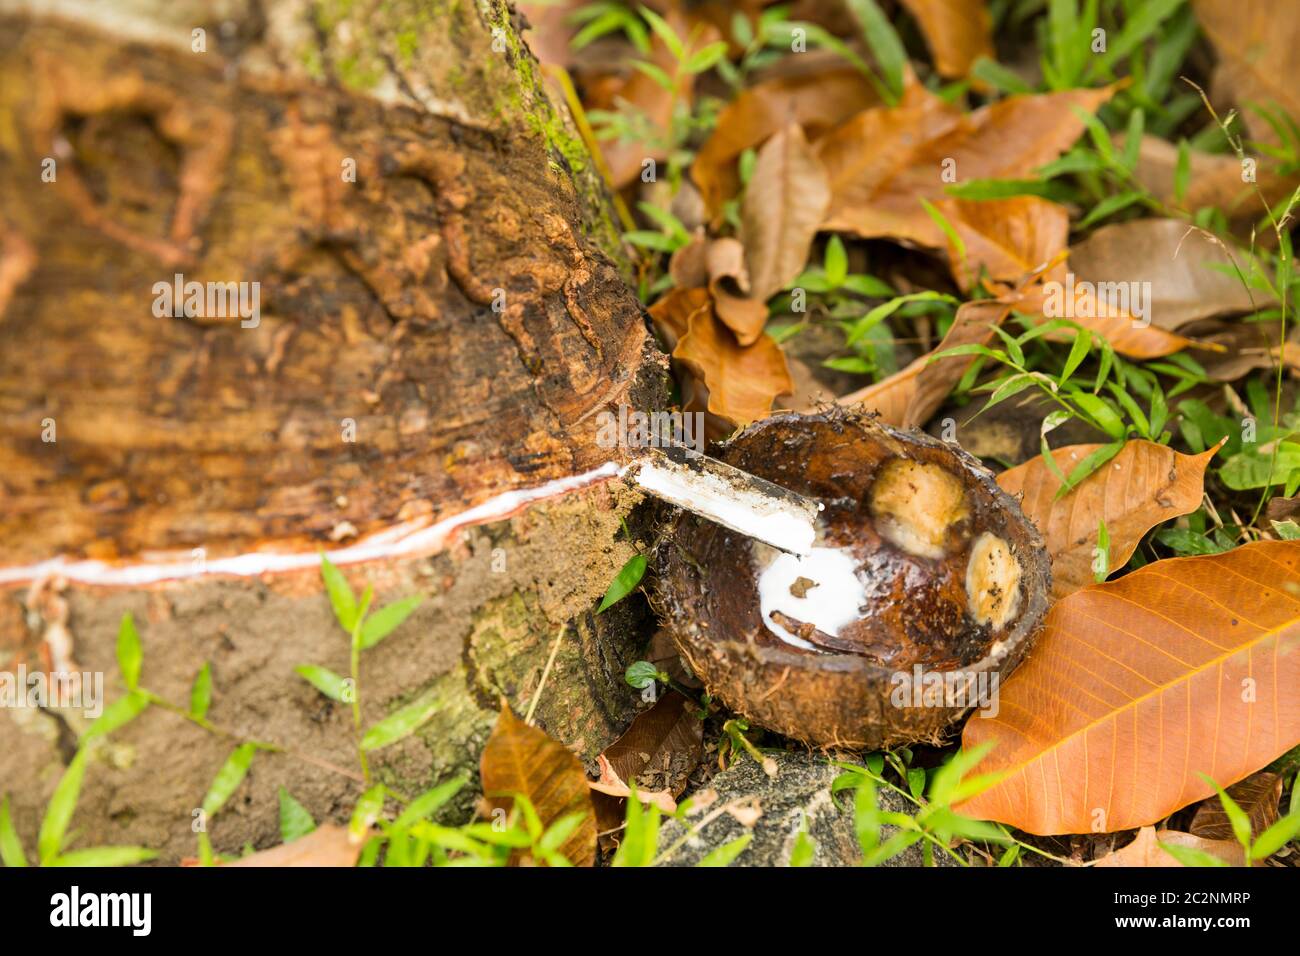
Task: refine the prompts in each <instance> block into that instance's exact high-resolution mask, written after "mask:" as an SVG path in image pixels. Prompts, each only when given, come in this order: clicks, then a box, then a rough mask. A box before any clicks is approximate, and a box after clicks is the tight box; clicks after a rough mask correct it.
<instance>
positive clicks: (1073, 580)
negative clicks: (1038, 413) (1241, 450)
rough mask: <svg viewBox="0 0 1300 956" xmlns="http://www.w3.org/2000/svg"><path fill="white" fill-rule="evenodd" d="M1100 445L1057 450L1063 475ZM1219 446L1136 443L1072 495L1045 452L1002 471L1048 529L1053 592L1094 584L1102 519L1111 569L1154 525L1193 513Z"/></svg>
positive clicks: (1005, 482)
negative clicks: (1191, 450)
mask: <svg viewBox="0 0 1300 956" xmlns="http://www.w3.org/2000/svg"><path fill="white" fill-rule="evenodd" d="M1101 447H1102V446H1101V445H1070V446H1068V447H1066V448H1057V449H1054V450H1053V451H1052V458H1053V459H1054V460H1055V462H1056V465H1057V468H1058V469H1059V470H1060V471H1061V472H1063V473H1064V474H1065V475H1067V476H1068V475H1069V474H1070V472H1071V470H1073V468H1074V467H1075V466H1076V465H1077V464H1078V463H1079V462H1081V461H1083V460H1084V459H1085V458H1086V457H1088V455H1089V454H1091V453H1092V452H1094V451H1096V450H1097V449H1098V448H1101ZM1217 450H1218V446H1215V448H1212V449H1210V450H1209V451H1207V452H1205V453H1204V454H1200V455H1195V456H1193V455H1181V454H1179V453H1178V452H1176V451H1174V450H1173V449H1172V448H1169V447H1168V446H1166V445H1157V444H1156V443H1155V442H1150V441H1140V440H1134V441H1130V442H1128V444H1126V445H1125V446H1124V448H1123V449H1122V450H1121V451H1120V453H1119V454H1118V455H1116V456H1115V457H1114V458H1112V459H1111V460H1110V461H1109V462H1107V463H1106V464H1105V465H1103V466H1102V467H1101V468H1100V469H1099V470H1098V471H1095V472H1093V473H1092V474H1091V475H1089V476H1088V477H1087V478H1085V479H1084V480H1083V481H1082V482H1080V483H1079V485H1078V486H1077V487H1075V489H1074V490H1073V491H1071V492H1070V493H1069V494H1066V495H1064V496H1063V497H1061V498H1057V497H1056V493H1057V491H1059V490H1060V488H1061V482H1060V481H1059V480H1058V479H1057V477H1056V476H1055V475H1054V474H1052V472H1051V470H1050V469H1049V468H1048V467H1047V463H1046V462H1045V461H1044V459H1043V456H1042V455H1039V456H1038V457H1037V458H1031V459H1030V460H1029V461H1027V462H1025V463H1024V464H1023V465H1017V466H1016V467H1015V468H1011V469H1009V470H1007V471H1004V472H1003V473H1002V474H1000V475H998V484H999V485H1001V486H1002V490H1003V491H1006V492H1007V493H1008V494H1012V495H1021V496H1022V498H1021V502H1020V510H1021V511H1023V512H1024V513H1025V517H1027V518H1028V519H1029V520H1030V521H1032V522H1033V523H1034V524H1035V525H1037V526H1038V530H1039V531H1040V532H1042V535H1043V540H1044V541H1045V543H1046V544H1047V550H1048V552H1049V553H1050V554H1051V556H1052V596H1053V597H1054V598H1056V599H1057V600H1060V599H1061V598H1063V597H1065V596H1066V595H1067V594H1071V593H1073V592H1074V591H1077V590H1079V588H1082V587H1087V586H1088V585H1089V584H1092V583H1093V572H1092V564H1093V557H1094V555H1093V551H1094V549H1095V548H1096V547H1097V533H1098V525H1099V523H1100V522H1102V521H1105V522H1106V531H1107V533H1108V534H1109V535H1110V562H1109V563H1110V567H1111V568H1112V569H1116V568H1122V567H1124V565H1125V564H1127V563H1128V559H1129V558H1131V557H1132V556H1133V551H1134V550H1135V549H1136V548H1137V546H1138V544H1139V542H1141V540H1142V536H1143V535H1144V534H1146V533H1147V532H1148V531H1150V530H1151V529H1152V528H1154V527H1155V526H1156V525H1158V524H1161V523H1163V522H1165V521H1168V520H1169V519H1171V518H1176V517H1178V516H1179V515H1185V514H1190V513H1191V512H1193V511H1195V510H1196V509H1197V508H1198V507H1200V504H1201V498H1202V496H1203V495H1204V494H1205V487H1204V486H1205V468H1206V466H1207V465H1208V464H1209V462H1210V459H1211V458H1212V457H1213V456H1214V453H1215V452H1216V451H1217Z"/></svg>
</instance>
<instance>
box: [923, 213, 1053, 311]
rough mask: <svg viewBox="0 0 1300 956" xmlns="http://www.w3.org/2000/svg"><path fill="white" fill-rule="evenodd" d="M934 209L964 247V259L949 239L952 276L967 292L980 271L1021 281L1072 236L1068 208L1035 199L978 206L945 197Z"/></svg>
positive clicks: (1002, 278)
mask: <svg viewBox="0 0 1300 956" xmlns="http://www.w3.org/2000/svg"><path fill="white" fill-rule="evenodd" d="M935 205H936V206H937V207H938V209H939V211H940V212H942V213H943V214H944V217H945V218H946V219H947V220H948V222H949V223H950V224H951V225H952V227H953V230H954V231H955V232H956V233H957V236H958V238H960V239H961V241H962V244H963V246H964V255H963V254H962V250H959V249H958V248H957V247H956V246H955V245H954V244H953V243H952V241H951V239H949V240H948V261H949V263H950V264H951V267H952V274H953V278H954V279H955V280H956V281H957V285H958V286H960V287H961V288H962V289H963V290H966V291H969V290H970V289H971V288H973V287H974V286H975V285H976V284H977V283H978V282H979V280H980V277H981V274H982V273H983V274H987V275H988V277H989V278H990V279H994V280H996V281H1000V282H1019V281H1020V280H1022V279H1023V278H1024V277H1025V276H1026V275H1028V274H1029V273H1031V272H1034V271H1035V270H1036V269H1039V268H1040V267H1042V266H1044V265H1046V264H1047V263H1049V262H1051V261H1052V260H1053V259H1054V258H1055V257H1056V256H1057V255H1058V254H1059V253H1060V252H1061V251H1062V250H1063V249H1065V247H1066V241H1067V240H1068V238H1069V235H1070V214H1069V212H1068V211H1067V210H1066V208H1065V207H1064V206H1060V205H1057V204H1056V203H1054V202H1049V201H1048V200H1046V199H1040V198H1038V197H1037V196H1014V197H1012V198H1010V199H990V200H985V201H981V202H972V201H967V200H960V199H945V200H941V201H940V202H938V203H936V204H935Z"/></svg>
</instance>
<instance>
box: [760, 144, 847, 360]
mask: <svg viewBox="0 0 1300 956" xmlns="http://www.w3.org/2000/svg"><path fill="white" fill-rule="evenodd" d="M829 201H830V187H829V185H828V184H827V181H826V170H825V169H824V168H823V167H822V164H821V160H819V159H818V158H817V156H816V154H815V153H814V152H813V150H812V147H811V146H809V145H808V140H807V139H806V138H805V137H804V134H803V130H802V129H800V128H799V126H798V125H797V124H794V123H792V124H790V125H789V126H787V127H786V128H785V129H783V130H781V131H780V132H778V133H777V134H776V135H774V136H773V137H772V138H771V139H769V140H768V141H767V142H766V143H765V144H764V145H763V148H762V149H760V150H759V151H758V161H757V162H756V163H755V164H754V175H753V179H752V180H751V181H750V184H749V188H747V189H746V190H745V199H744V201H743V202H742V203H741V208H740V218H741V235H740V238H741V241H742V242H743V243H744V244H745V262H746V264H747V265H748V267H749V283H750V288H749V294H750V296H751V297H752V298H754V299H757V300H759V301H766V300H767V299H768V297H770V296H771V295H772V294H773V293H775V292H777V291H779V290H780V289H783V288H784V287H785V286H786V284H787V283H788V282H790V281H791V280H792V279H793V278H794V277H795V276H797V275H798V274H799V273H800V272H801V271H802V270H803V267H804V264H805V263H806V262H807V260H808V250H809V248H810V247H811V246H812V241H813V236H815V235H816V234H817V225H818V223H820V222H821V221H822V218H823V216H824V215H825V213H826V204H827V202H829ZM741 344H744V345H748V344H749V343H748V342H747V341H743V340H742V343H741Z"/></svg>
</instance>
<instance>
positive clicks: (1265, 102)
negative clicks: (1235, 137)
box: [1192, 0, 1300, 143]
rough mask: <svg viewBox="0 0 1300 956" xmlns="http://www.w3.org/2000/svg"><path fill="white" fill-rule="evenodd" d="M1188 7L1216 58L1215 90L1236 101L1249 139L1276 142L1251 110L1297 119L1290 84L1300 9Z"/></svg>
mask: <svg viewBox="0 0 1300 956" xmlns="http://www.w3.org/2000/svg"><path fill="white" fill-rule="evenodd" d="M1192 9H1194V10H1195V11H1196V18H1197V19H1198V20H1200V22H1201V27H1202V28H1203V29H1204V30H1205V34H1206V36H1208V37H1209V38H1210V43H1212V44H1213V45H1214V49H1215V50H1216V51H1217V52H1218V54H1219V64H1218V69H1217V71H1216V72H1215V77H1214V84H1215V90H1216V92H1218V90H1219V89H1220V88H1222V91H1223V92H1224V93H1225V94H1226V95H1227V96H1229V97H1231V98H1232V99H1233V100H1234V101H1235V105H1236V106H1237V107H1238V108H1240V109H1241V113H1242V120H1243V122H1244V123H1245V124H1246V129H1247V130H1248V131H1249V133H1250V135H1251V138H1252V139H1257V140H1260V141H1261V142H1265V143H1276V142H1277V134H1276V133H1274V132H1273V130H1272V128H1271V127H1270V126H1269V124H1268V123H1266V122H1265V121H1264V119H1263V118H1262V117H1260V116H1258V115H1257V114H1256V113H1255V112H1254V111H1253V110H1251V109H1250V106H1251V105H1252V104H1257V105H1261V106H1265V107H1269V108H1272V107H1278V106H1280V107H1281V108H1282V109H1283V110H1285V111H1286V112H1287V113H1289V114H1290V115H1291V118H1292V119H1294V120H1300V90H1297V88H1296V85H1295V84H1294V83H1293V82H1292V80H1291V76H1292V73H1293V67H1294V58H1295V50H1296V49H1297V48H1300V7H1297V6H1295V5H1293V4H1289V3H1281V4H1273V3H1240V2H1238V0H1195V2H1194V3H1193V4H1192Z"/></svg>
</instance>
